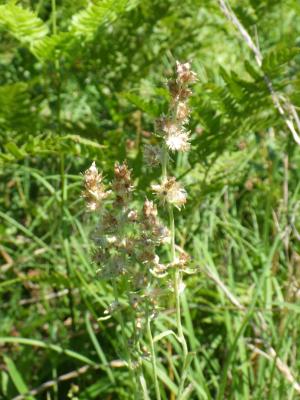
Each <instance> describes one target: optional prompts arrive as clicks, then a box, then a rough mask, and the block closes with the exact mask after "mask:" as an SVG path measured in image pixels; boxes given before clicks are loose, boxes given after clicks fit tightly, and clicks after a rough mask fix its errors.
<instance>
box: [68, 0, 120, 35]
mask: <svg viewBox="0 0 300 400" xmlns="http://www.w3.org/2000/svg"><path fill="white" fill-rule="evenodd" d="M127 3H128V1H127V0H96V1H94V2H91V1H89V3H88V6H87V8H86V9H85V10H83V11H80V12H79V13H78V14H75V15H73V17H72V23H71V31H72V32H73V33H74V34H75V35H76V36H84V37H85V38H86V39H92V38H93V37H94V35H95V33H96V32H97V30H98V29H99V27H100V26H102V25H104V24H107V23H110V22H113V21H114V20H115V19H116V18H117V16H118V14H119V13H122V12H123V11H124V10H125V9H126V5H127Z"/></svg>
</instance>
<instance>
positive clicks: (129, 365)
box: [112, 280, 139, 400]
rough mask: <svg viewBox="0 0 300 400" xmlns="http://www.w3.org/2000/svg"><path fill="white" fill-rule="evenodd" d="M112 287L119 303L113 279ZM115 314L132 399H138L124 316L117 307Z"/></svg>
mask: <svg viewBox="0 0 300 400" xmlns="http://www.w3.org/2000/svg"><path fill="white" fill-rule="evenodd" d="M112 287H113V292H114V298H115V301H116V302H117V303H119V293H118V288H117V285H116V282H115V281H114V280H112ZM116 315H117V320H118V322H119V324H120V327H121V336H122V341H123V349H124V352H125V357H126V362H127V366H128V369H129V374H130V377H131V380H132V382H133V387H134V399H136V400H139V398H138V390H137V382H136V377H135V374H134V372H133V365H132V360H131V356H130V352H129V350H128V345H127V338H126V333H125V322H124V318H123V315H122V313H121V312H120V310H119V309H118V310H117V312H116Z"/></svg>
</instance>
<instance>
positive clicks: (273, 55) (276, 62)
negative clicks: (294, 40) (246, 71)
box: [262, 45, 300, 73]
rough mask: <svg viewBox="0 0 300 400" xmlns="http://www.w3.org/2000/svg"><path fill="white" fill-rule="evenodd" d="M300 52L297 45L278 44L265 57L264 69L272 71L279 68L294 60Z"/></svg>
mask: <svg viewBox="0 0 300 400" xmlns="http://www.w3.org/2000/svg"><path fill="white" fill-rule="evenodd" d="M299 53H300V49H299V48H296V47H291V48H289V47H286V46H282V45H280V46H277V47H275V48H274V49H272V50H270V51H269V52H268V53H267V54H266V55H265V57H264V60H263V65H262V67H263V70H264V71H265V72H268V73H272V72H273V71H274V70H276V69H277V68H280V67H281V66H283V65H284V64H286V63H288V62H290V61H292V59H293V58H294V57H295V56H296V55H297V54H299Z"/></svg>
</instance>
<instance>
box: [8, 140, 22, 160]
mask: <svg viewBox="0 0 300 400" xmlns="http://www.w3.org/2000/svg"><path fill="white" fill-rule="evenodd" d="M4 147H5V149H6V150H7V151H8V152H9V153H11V154H12V155H13V156H14V157H15V158H16V159H22V158H23V157H24V155H25V153H24V152H23V151H21V150H20V148H19V147H18V146H17V145H16V143H14V142H9V143H6V144H5V145H4Z"/></svg>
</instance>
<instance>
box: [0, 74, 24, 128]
mask: <svg viewBox="0 0 300 400" xmlns="http://www.w3.org/2000/svg"><path fill="white" fill-rule="evenodd" d="M29 118H30V99H29V94H28V88H27V85H26V84H25V83H23V82H18V83H14V84H12V85H4V86H0V129H1V128H2V129H4V130H22V129H24V128H25V126H26V125H28V122H29Z"/></svg>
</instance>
